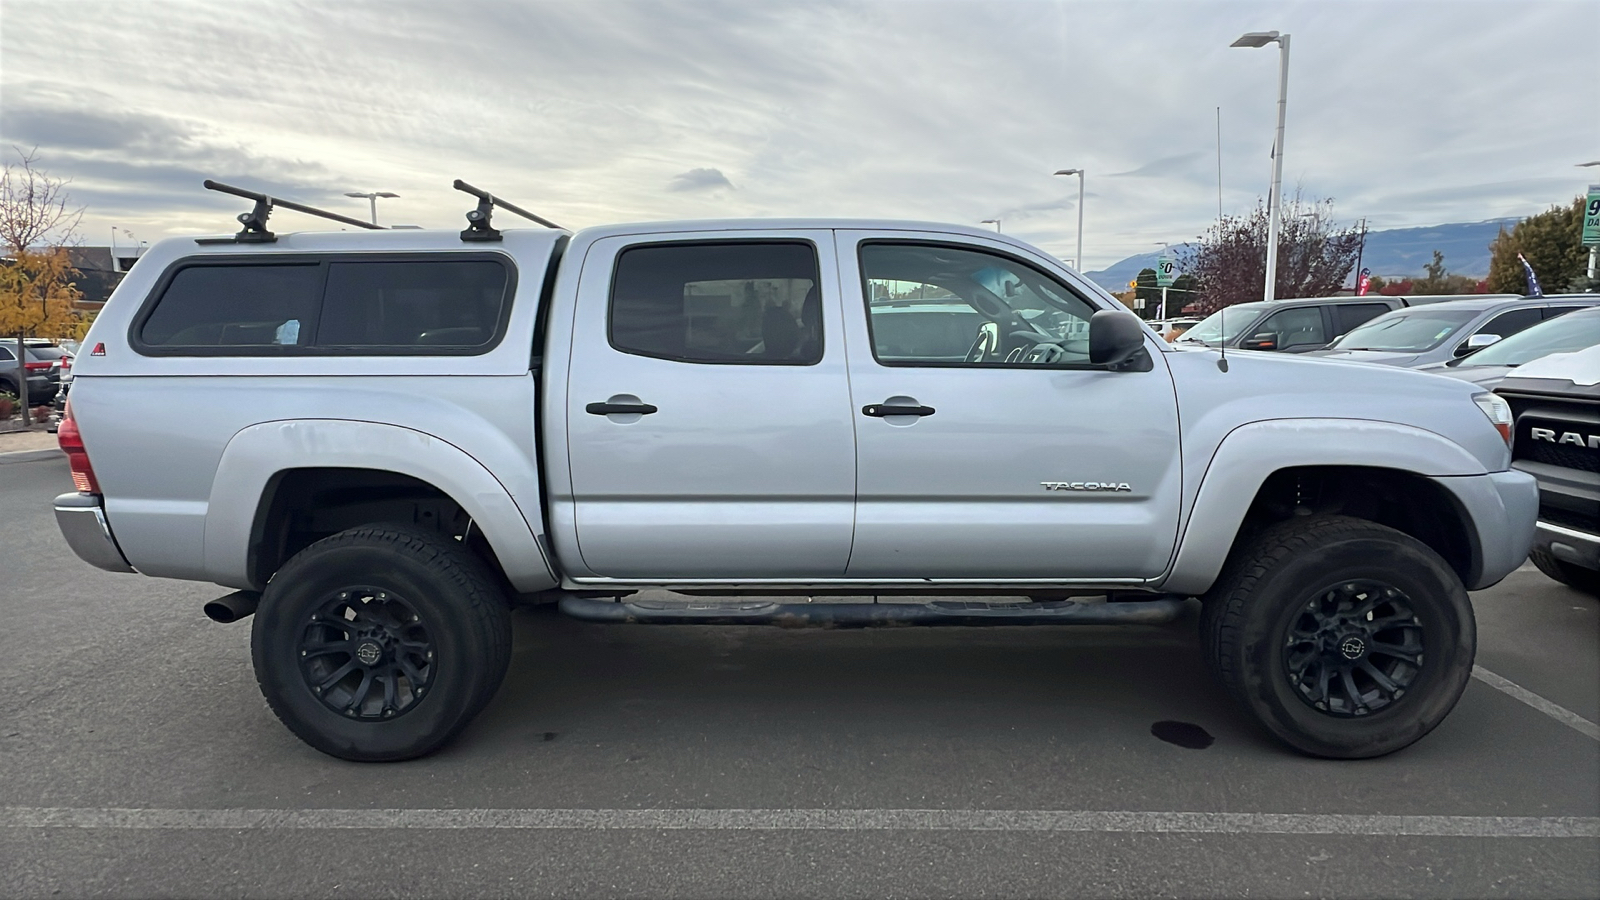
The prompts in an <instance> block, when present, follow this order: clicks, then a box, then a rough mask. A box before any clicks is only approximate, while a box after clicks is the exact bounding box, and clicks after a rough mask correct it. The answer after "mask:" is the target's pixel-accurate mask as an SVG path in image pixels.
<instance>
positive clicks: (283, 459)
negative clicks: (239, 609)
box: [205, 419, 557, 593]
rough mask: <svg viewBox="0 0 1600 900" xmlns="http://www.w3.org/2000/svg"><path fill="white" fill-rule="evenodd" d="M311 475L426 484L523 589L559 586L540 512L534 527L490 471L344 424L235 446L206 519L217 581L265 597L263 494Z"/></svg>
mask: <svg viewBox="0 0 1600 900" xmlns="http://www.w3.org/2000/svg"><path fill="white" fill-rule="evenodd" d="M306 468H344V469H374V470H378V471H386V472H394V473H396V474H400V475H408V476H410V477H412V478H416V479H418V480H420V481H424V482H427V483H428V484H430V485H433V486H434V487H436V488H438V489H439V490H441V491H443V492H444V493H445V494H447V495H449V496H450V498H451V499H453V500H454V501H455V502H456V503H458V504H460V505H461V508H462V509H463V510H465V511H466V513H467V515H469V516H471V517H472V521H473V524H474V526H475V527H477V528H478V529H479V530H481V531H482V533H483V536H484V538H485V539H486V540H488V542H489V546H490V547H492V548H493V549H494V553H495V556H496V557H497V558H498V559H499V561H500V565H501V568H502V570H503V571H504V572H505V575H506V578H507V580H509V581H510V582H511V585H512V586H513V587H514V588H516V589H517V590H518V591H522V592H525V593H531V592H534V591H542V590H548V589H549V588H552V587H554V586H555V585H556V583H557V579H556V576H555V573H554V570H553V568H552V567H551V565H550V561H549V559H548V558H547V556H546V554H545V551H544V546H543V540H542V539H541V532H542V531H543V522H542V519H541V518H540V516H539V510H538V509H534V510H532V514H533V518H532V519H530V518H529V517H528V515H527V514H526V513H525V512H524V511H523V510H522V509H521V508H520V507H519V506H518V505H517V502H516V500H515V499H514V498H513V497H512V495H511V493H510V492H509V491H508V490H507V489H506V487H505V485H503V484H502V483H501V482H500V481H499V479H497V478H495V476H494V474H493V473H491V472H490V471H489V470H488V469H487V468H485V467H484V465H483V464H482V463H480V462H478V460H476V459H474V458H473V457H472V456H471V455H469V454H468V453H467V452H466V451H464V450H462V449H461V448H460V447H457V446H456V445H454V444H451V443H449V442H448V441H445V440H443V439H441V438H439V437H437V436H435V435H431V434H427V433H425V432H421V431H417V430H415V429H411V428H404V427H401V426H399V425H390V424H386V423H380V422H359V421H350V420H344V419H288V420H280V421H274V422H262V423H259V424H256V425H251V426H250V427H248V428H244V429H242V430H240V431H239V432H238V433H237V434H235V435H234V436H233V437H232V438H231V439H230V440H229V441H228V445H227V447H226V448H224V449H223V452H222V458H221V460H220V461H219V463H218V465H217V473H216V477H215V478H214V479H213V481H212V483H211V499H210V502H209V504H208V506H207V512H206V525H205V568H206V572H207V574H208V576H209V577H210V578H212V579H213V580H215V581H216V582H217V583H218V584H222V585H226V586H228V587H237V588H241V589H260V587H261V585H256V584H252V583H251V577H250V576H251V573H250V567H249V552H250V541H251V537H252V532H253V530H254V526H255V518H256V512H257V510H258V508H259V507H260V505H261V499H262V495H263V494H264V492H265V491H266V489H267V486H268V485H269V484H271V482H272V480H273V478H274V477H275V476H277V475H278V474H279V473H280V472H285V471H288V470H291V469H306ZM533 499H534V500H535V502H537V500H538V498H537V497H535V498H533Z"/></svg>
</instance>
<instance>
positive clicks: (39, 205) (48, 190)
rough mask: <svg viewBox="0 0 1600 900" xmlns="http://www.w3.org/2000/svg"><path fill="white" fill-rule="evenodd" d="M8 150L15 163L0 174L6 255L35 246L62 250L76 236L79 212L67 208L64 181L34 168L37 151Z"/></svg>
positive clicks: (0, 225) (0, 226)
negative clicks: (42, 245)
mask: <svg viewBox="0 0 1600 900" xmlns="http://www.w3.org/2000/svg"><path fill="white" fill-rule="evenodd" d="M11 149H12V150H14V151H16V154H17V158H18V161H17V162H15V163H9V162H8V163H6V164H5V166H4V169H3V171H0V243H3V244H4V245H5V249H6V250H7V251H8V252H10V253H20V252H22V251H24V250H27V249H28V248H30V247H32V246H34V245H35V244H46V245H49V246H52V247H61V246H65V245H66V244H67V243H68V242H69V241H70V240H71V239H72V237H73V236H74V235H75V234H77V231H78V222H79V221H80V220H82V218H83V208H82V207H79V208H77V209H72V208H71V197H70V196H69V195H68V194H67V181H66V179H64V178H52V177H51V176H50V175H48V174H46V173H44V172H43V171H41V170H39V169H38V168H35V166H34V162H35V161H36V160H37V159H38V153H39V151H38V148H34V149H33V150H29V151H28V152H26V153H24V152H23V151H22V148H21V147H12V148H11Z"/></svg>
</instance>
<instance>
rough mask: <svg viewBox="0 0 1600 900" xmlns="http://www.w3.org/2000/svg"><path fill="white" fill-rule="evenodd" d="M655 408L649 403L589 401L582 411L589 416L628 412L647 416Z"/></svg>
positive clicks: (615, 414) (654, 410) (625, 413)
mask: <svg viewBox="0 0 1600 900" xmlns="http://www.w3.org/2000/svg"><path fill="white" fill-rule="evenodd" d="M656 410H657V407H655V406H652V405H650V404H649V403H611V402H609V401H607V402H605V403H591V404H589V405H588V406H585V407H584V408H583V411H584V412H586V413H588V414H589V415H591V416H617V415H627V414H629V413H632V414H634V415H640V416H648V415H650V414H651V413H653V412H656Z"/></svg>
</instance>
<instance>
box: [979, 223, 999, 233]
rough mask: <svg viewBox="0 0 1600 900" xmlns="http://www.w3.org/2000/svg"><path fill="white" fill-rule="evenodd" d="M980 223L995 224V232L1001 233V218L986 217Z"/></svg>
mask: <svg viewBox="0 0 1600 900" xmlns="http://www.w3.org/2000/svg"><path fill="white" fill-rule="evenodd" d="M978 224H979V225H993V226H994V233H995V234H999V233H1000V220H999V219H984V220H983V221H982V222H979V223H978Z"/></svg>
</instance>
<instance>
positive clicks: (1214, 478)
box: [1158, 419, 1486, 595]
mask: <svg viewBox="0 0 1600 900" xmlns="http://www.w3.org/2000/svg"><path fill="white" fill-rule="evenodd" d="M1299 466H1360V467H1364V468H1377V469H1395V470H1398V471H1402V472H1409V473H1411V474H1414V475H1421V476H1428V477H1441V476H1451V475H1483V474H1485V473H1486V470H1485V469H1484V467H1483V463H1482V462H1480V461H1479V460H1478V459H1477V457H1475V456H1473V455H1472V454H1471V453H1469V452H1467V450H1466V449H1465V448H1463V447H1462V446H1461V445H1459V444H1457V443H1455V442H1454V441H1451V440H1450V439H1448V438H1445V437H1443V436H1441V435H1439V434H1436V433H1435V432H1432V431H1427V430H1425V429H1422V428H1418V427H1416V426H1414V425H1402V424H1399V423H1395V422H1375V421H1367V420H1358V419H1271V420H1267V421H1262V422H1251V423H1249V424H1246V425H1241V426H1239V427H1238V428H1235V429H1234V430H1232V431H1230V432H1229V433H1228V434H1227V436H1226V437H1224V438H1223V439H1222V442H1221V443H1220V444H1218V445H1217V449H1216V452H1215V453H1213V454H1212V456H1211V461H1210V463H1209V464H1207V466H1206V470H1205V474H1204V475H1202V476H1201V482H1200V489H1199V491H1198V492H1197V493H1196V495H1195V499H1194V505H1193V506H1192V507H1191V508H1190V511H1189V516H1188V519H1187V521H1186V522H1185V523H1184V527H1183V531H1182V533H1181V534H1180V535H1179V539H1178V551H1177V553H1176V555H1175V556H1174V558H1173V562H1172V568H1171V569H1170V570H1169V571H1168V573H1167V575H1166V577H1165V578H1163V579H1161V580H1160V581H1159V582H1158V585H1159V586H1160V587H1161V589H1162V590H1165V591H1169V592H1172V593H1178V594H1190V595H1194V594H1202V593H1205V592H1206V591H1207V590H1209V589H1210V587H1211V584H1212V582H1214V581H1216V579H1217V575H1218V574H1219V573H1220V572H1221V571H1222V565H1223V563H1224V562H1225V561H1226V560H1227V558H1228V553H1229V551H1231V550H1232V549H1233V541H1234V538H1235V537H1236V536H1237V535H1238V533H1239V526H1240V525H1242V524H1243V523H1244V517H1245V514H1246V513H1247V512H1249V510H1250V504H1251V503H1252V502H1254V500H1255V497H1256V492H1257V491H1259V490H1260V489H1261V485H1262V483H1263V482H1265V481H1266V480H1267V477H1268V476H1269V475H1271V474H1272V473H1273V472H1276V471H1278V470H1280V469H1287V468H1292V467H1299Z"/></svg>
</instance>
